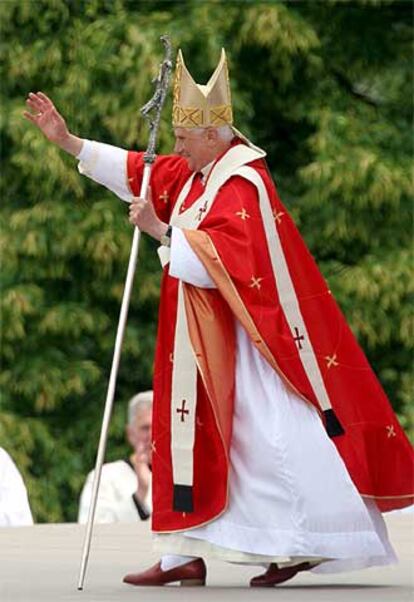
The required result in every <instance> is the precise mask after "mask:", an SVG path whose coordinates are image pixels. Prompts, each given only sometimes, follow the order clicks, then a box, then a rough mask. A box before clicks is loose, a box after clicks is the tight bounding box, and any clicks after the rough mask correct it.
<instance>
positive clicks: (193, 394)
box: [25, 51, 414, 587]
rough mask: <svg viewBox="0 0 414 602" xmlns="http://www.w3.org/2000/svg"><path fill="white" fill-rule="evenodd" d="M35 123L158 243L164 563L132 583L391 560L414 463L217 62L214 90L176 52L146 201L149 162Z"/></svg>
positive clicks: (33, 117)
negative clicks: (390, 515)
mask: <svg viewBox="0 0 414 602" xmlns="http://www.w3.org/2000/svg"><path fill="white" fill-rule="evenodd" d="M27 104H28V108H29V110H28V111H27V112H26V113H25V115H26V117H27V118H28V119H29V120H30V121H32V122H33V123H34V124H35V125H37V126H38V127H39V129H40V130H41V131H42V132H43V133H44V134H45V135H46V136H47V137H48V138H49V140H51V141H52V142H53V143H55V144H58V145H59V146H60V147H61V148H62V149H63V150H65V151H67V152H69V153H71V154H72V155H74V156H76V157H77V159H78V160H79V171H80V173H82V174H84V175H86V176H88V177H90V178H92V179H93V180H95V181H96V182H98V183H100V184H102V185H104V186H106V187H107V188H109V189H110V190H111V191H112V192H114V193H115V194H116V195H117V196H118V197H119V198H120V199H122V200H124V201H126V202H127V203H130V205H129V216H130V221H131V223H132V224H134V225H136V226H138V227H139V228H140V229H141V230H142V231H144V232H147V233H148V234H149V235H150V236H152V237H154V238H156V239H157V240H159V241H160V243H161V244H160V248H159V255H160V260H161V264H162V266H163V279H162V284H161V293H160V309H159V322H158V335H157V345H156V353H155V367H154V382H153V388H154V406H153V441H152V450H153V455H152V458H153V465H152V468H153V516H152V529H153V531H154V543H155V546H156V548H157V549H158V550H159V552H160V555H161V560H160V562H159V563H157V564H156V565H155V566H153V567H151V568H150V569H148V570H146V571H143V572H139V573H136V574H130V575H127V576H126V577H125V579H124V581H126V582H127V583H130V584H132V585H164V584H166V583H172V582H180V583H181V584H187V585H196V584H200V585H201V584H204V583H205V582H206V566H205V564H204V560H203V559H204V558H208V557H215V558H221V559H223V560H225V561H230V562H241V563H250V564H257V565H261V566H265V567H266V571H265V572H264V573H263V574H261V575H258V576H257V577H254V578H253V579H252V580H251V582H250V585H252V586H256V587H269V586H274V585H277V584H279V583H282V582H284V581H286V580H288V579H290V578H292V577H294V576H295V575H296V574H297V573H298V572H300V571H304V570H308V571H312V572H334V571H341V570H350V569H355V568H362V567H367V566H372V565H381V564H388V563H390V562H393V561H395V554H394V552H393V550H392V547H391V545H390V543H389V541H388V537H387V532H386V528H385V523H384V521H383V518H382V516H381V512H385V511H389V510H393V509H397V508H403V507H404V506H408V505H409V504H412V503H413V501H414V491H413V481H414V463H413V450H412V447H411V445H410V443H409V441H408V439H407V438H406V436H405V434H404V432H403V430H402V429H401V427H400V425H399V423H398V421H397V419H396V417H395V415H394V413H393V411H392V408H391V405H390V403H389V401H388V400H387V398H386V395H385V393H384V391H383V390H382V388H381V386H380V384H379V382H378V380H377V378H376V376H375V374H374V372H373V370H372V369H371V367H370V365H369V363H368V361H367V359H366V357H365V355H364V353H363V351H362V350H361V348H360V347H359V345H358V343H357V341H356V339H355V337H354V336H353V334H352V332H351V330H350V328H349V326H348V325H347V323H346V320H345V318H344V316H343V315H342V313H341V311H340V309H339V308H338V306H337V304H336V302H335V300H334V298H333V296H332V294H331V291H330V290H329V287H328V285H327V283H326V282H325V280H324V278H323V277H322V275H321V273H320V271H319V269H318V267H317V265H316V263H315V261H314V259H313V258H312V256H311V254H310V252H309V250H308V249H307V248H306V245H305V243H304V241H303V240H302V238H301V236H300V233H299V232H298V230H297V228H296V226H295V224H294V222H293V220H292V218H291V217H290V216H289V213H288V211H287V210H286V208H285V207H284V206H283V204H282V202H281V200H280V199H279V197H278V194H277V190H276V187H275V185H274V183H273V181H272V178H271V176H270V173H269V170H268V168H267V165H266V162H265V156H266V153H265V152H264V151H263V150H261V149H260V148H258V147H256V146H255V145H254V144H252V143H251V142H250V141H249V140H247V139H246V138H245V137H244V136H243V135H242V134H241V133H240V132H239V131H238V130H236V129H235V127H234V125H233V111H232V105H231V96H230V85H229V77H228V68H227V60H226V55H225V52H224V51H223V52H222V55H221V58H220V61H219V63H218V65H217V68H216V70H215V71H214V73H213V75H212V76H211V78H210V80H209V82H208V83H207V85H200V84H197V83H196V82H195V81H194V79H193V78H192V76H191V74H190V73H189V71H188V69H187V67H186V65H185V63H184V59H183V55H182V53H181V52H179V53H178V58H177V65H176V75H175V83H174V91H173V127H174V134H175V139H176V142H175V148H174V152H173V154H171V155H166V156H159V157H157V159H156V161H155V163H154V166H153V170H152V174H151V198H150V199H141V198H139V197H138V195H139V190H140V184H141V179H142V174H143V166H144V163H143V153H141V152H135V151H129V152H128V151H125V150H123V149H119V148H115V147H113V146H109V145H106V144H102V143H98V142H94V141H90V140H86V139H82V138H79V137H77V136H74V135H73V134H71V133H70V132H69V130H68V129H67V126H66V123H65V121H64V119H63V117H62V116H61V115H60V114H59V113H58V111H57V110H56V108H55V107H54V105H53V103H52V101H51V100H50V99H49V98H48V97H47V96H46V95H45V94H43V93H41V92H39V93H37V94H30V95H29V97H28V100H27Z"/></svg>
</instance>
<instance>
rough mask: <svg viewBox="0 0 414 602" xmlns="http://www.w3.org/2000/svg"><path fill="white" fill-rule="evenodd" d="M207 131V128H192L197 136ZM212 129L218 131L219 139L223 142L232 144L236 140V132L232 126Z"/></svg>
mask: <svg viewBox="0 0 414 602" xmlns="http://www.w3.org/2000/svg"><path fill="white" fill-rule="evenodd" d="M209 127H212V126H209ZM206 129H207V128H192V131H193V132H195V133H196V134H203V133H204V131H205V130H206ZM212 129H213V130H216V132H217V134H218V137H219V139H220V140H221V141H222V142H231V141H232V140H233V138H234V132H233V130H232V129H231V126H230V125H221V126H220V127H218V128H215V127H212Z"/></svg>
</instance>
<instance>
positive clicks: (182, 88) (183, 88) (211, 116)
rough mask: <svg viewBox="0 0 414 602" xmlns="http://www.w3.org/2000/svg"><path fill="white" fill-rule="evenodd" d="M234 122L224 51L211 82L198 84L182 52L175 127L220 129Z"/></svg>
mask: <svg viewBox="0 0 414 602" xmlns="http://www.w3.org/2000/svg"><path fill="white" fill-rule="evenodd" d="M232 123H233V111H232V108H231V95H230V84H229V72H228V67H227V58H226V53H225V51H224V48H223V49H222V51H221V57H220V61H219V64H218V65H217V67H216V70H215V71H214V73H213V75H212V76H211V77H210V79H209V81H208V83H207V84H206V85H205V86H203V85H201V84H196V83H195V81H194V79H193V78H192V77H191V75H190V73H189V71H188V69H187V67H186V66H185V63H184V58H183V55H182V52H181V50H179V51H178V55H177V64H176V70H175V81H174V91H173V126H174V127H182V128H199V127H201V128H205V127H220V126H222V125H231V124H232Z"/></svg>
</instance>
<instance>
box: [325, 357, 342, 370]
mask: <svg viewBox="0 0 414 602" xmlns="http://www.w3.org/2000/svg"><path fill="white" fill-rule="evenodd" d="M325 359H326V361H327V364H326V365H327V366H328V368H331V367H332V366H334V367H335V366H339V364H338V362H337V361H336V353H334V354H333V355H325Z"/></svg>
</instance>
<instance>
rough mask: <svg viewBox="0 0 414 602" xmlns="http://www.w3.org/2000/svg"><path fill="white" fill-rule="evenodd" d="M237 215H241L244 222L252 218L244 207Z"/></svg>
mask: <svg viewBox="0 0 414 602" xmlns="http://www.w3.org/2000/svg"><path fill="white" fill-rule="evenodd" d="M236 215H240V217H241V219H242V220H243V221H244V220H245V219H247V218H248V217H250V215H249V214H248V213H247V211H246V209H245V208H244V207H243V208H242V210H241V211H238V212H237V213H236Z"/></svg>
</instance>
